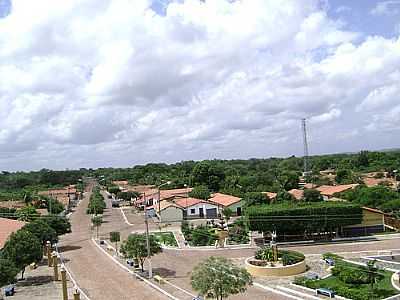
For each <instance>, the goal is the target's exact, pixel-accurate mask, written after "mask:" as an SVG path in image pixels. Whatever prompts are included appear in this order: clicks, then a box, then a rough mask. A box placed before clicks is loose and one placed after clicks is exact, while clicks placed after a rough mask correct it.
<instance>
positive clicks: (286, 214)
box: [246, 202, 362, 236]
mask: <svg viewBox="0 0 400 300" xmlns="http://www.w3.org/2000/svg"><path fill="white" fill-rule="evenodd" d="M246 215H247V217H248V220H249V227H250V230H253V231H260V232H270V231H274V230H277V231H278V236H279V235H282V234H294V235H296V234H302V235H305V236H306V235H307V234H313V233H316V232H328V233H332V232H333V231H335V230H336V229H337V228H340V227H342V226H346V225H353V224H359V223H361V220H362V209H361V207H360V206H359V205H356V204H351V203H346V202H340V203H337V202H316V203H308V202H299V203H293V202H292V203H280V204H275V205H259V206H251V207H248V208H247V209H246Z"/></svg>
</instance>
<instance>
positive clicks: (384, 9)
mask: <svg viewBox="0 0 400 300" xmlns="http://www.w3.org/2000/svg"><path fill="white" fill-rule="evenodd" d="M399 11H400V1H399V0H386V1H381V2H378V3H377V4H376V5H375V7H374V8H373V9H372V10H371V14H372V15H377V16H381V15H394V14H397V13H398V12H399Z"/></svg>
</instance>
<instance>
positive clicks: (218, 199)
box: [209, 193, 244, 216]
mask: <svg viewBox="0 0 400 300" xmlns="http://www.w3.org/2000/svg"><path fill="white" fill-rule="evenodd" d="M209 201H211V202H213V203H215V204H217V205H218V208H219V211H218V212H219V213H220V214H222V210H223V209H224V208H229V209H230V210H232V212H233V215H236V216H241V215H242V208H243V206H244V200H242V199H241V198H239V197H235V196H232V195H226V194H222V193H214V194H213V195H212V196H211V198H210V199H209Z"/></svg>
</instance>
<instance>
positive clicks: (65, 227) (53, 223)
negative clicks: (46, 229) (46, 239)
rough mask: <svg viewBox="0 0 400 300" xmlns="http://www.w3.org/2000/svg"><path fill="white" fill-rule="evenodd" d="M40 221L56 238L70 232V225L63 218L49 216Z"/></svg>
mask: <svg viewBox="0 0 400 300" xmlns="http://www.w3.org/2000/svg"><path fill="white" fill-rule="evenodd" d="M41 220H42V221H44V222H45V223H47V225H49V226H50V227H51V228H53V229H54V230H55V231H56V233H57V236H60V235H63V234H66V233H70V232H71V223H70V222H69V221H68V220H67V218H65V217H60V216H54V215H50V216H47V217H45V218H42V219H41Z"/></svg>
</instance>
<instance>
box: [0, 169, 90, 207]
mask: <svg viewBox="0 0 400 300" xmlns="http://www.w3.org/2000/svg"><path fill="white" fill-rule="evenodd" d="M88 172H89V171H88V170H85V169H81V170H68V171H51V170H47V169H43V170H40V171H35V172H15V173H12V172H6V171H3V172H1V173H0V201H6V200H24V199H26V197H30V196H32V195H33V194H34V193H35V192H37V191H40V190H46V189H48V188H60V187H64V186H66V185H69V184H76V183H78V182H79V180H80V179H81V178H82V177H83V176H85V175H87V174H88ZM77 188H78V189H80V190H82V188H83V187H82V183H79V184H78V185H77Z"/></svg>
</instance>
